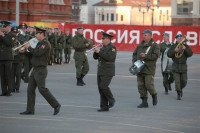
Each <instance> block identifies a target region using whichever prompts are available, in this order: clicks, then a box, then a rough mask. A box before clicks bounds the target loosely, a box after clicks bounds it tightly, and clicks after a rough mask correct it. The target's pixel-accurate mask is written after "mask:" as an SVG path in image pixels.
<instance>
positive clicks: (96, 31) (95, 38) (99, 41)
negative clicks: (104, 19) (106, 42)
mask: <svg viewBox="0 0 200 133" xmlns="http://www.w3.org/2000/svg"><path fill="white" fill-rule="evenodd" d="M101 31H103V30H102V29H97V30H95V32H94V40H95V41H96V42H97V43H101V42H102V41H101V39H100V40H98V36H97V35H98V33H99V32H101Z"/></svg>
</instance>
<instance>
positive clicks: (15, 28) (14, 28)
mask: <svg viewBox="0 0 200 133" xmlns="http://www.w3.org/2000/svg"><path fill="white" fill-rule="evenodd" d="M18 29H19V28H18V26H14V27H12V28H11V31H13V32H15V33H17V32H18Z"/></svg>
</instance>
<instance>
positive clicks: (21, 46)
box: [12, 38, 36, 51]
mask: <svg viewBox="0 0 200 133" xmlns="http://www.w3.org/2000/svg"><path fill="white" fill-rule="evenodd" d="M35 39H36V38H32V39H31V40H29V41H28V42H25V43H24V44H22V45H19V46H18V47H15V48H13V49H12V50H13V51H15V50H18V49H21V50H23V49H24V46H25V45H26V44H28V43H30V42H31V41H33V40H35ZM30 45H31V43H30Z"/></svg>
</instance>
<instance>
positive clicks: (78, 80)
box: [76, 78, 83, 86]
mask: <svg viewBox="0 0 200 133" xmlns="http://www.w3.org/2000/svg"><path fill="white" fill-rule="evenodd" d="M76 79H77V84H76V85H77V86H83V84H82V83H81V79H80V78H76Z"/></svg>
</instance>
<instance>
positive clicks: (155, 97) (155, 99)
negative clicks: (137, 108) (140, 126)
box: [152, 95, 158, 106]
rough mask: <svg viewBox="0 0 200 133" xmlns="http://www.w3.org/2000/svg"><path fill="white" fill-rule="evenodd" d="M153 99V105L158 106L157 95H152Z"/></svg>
mask: <svg viewBox="0 0 200 133" xmlns="http://www.w3.org/2000/svg"><path fill="white" fill-rule="evenodd" d="M152 99H153V100H152V103H153V106H156V104H157V103H158V99H157V95H152Z"/></svg>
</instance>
